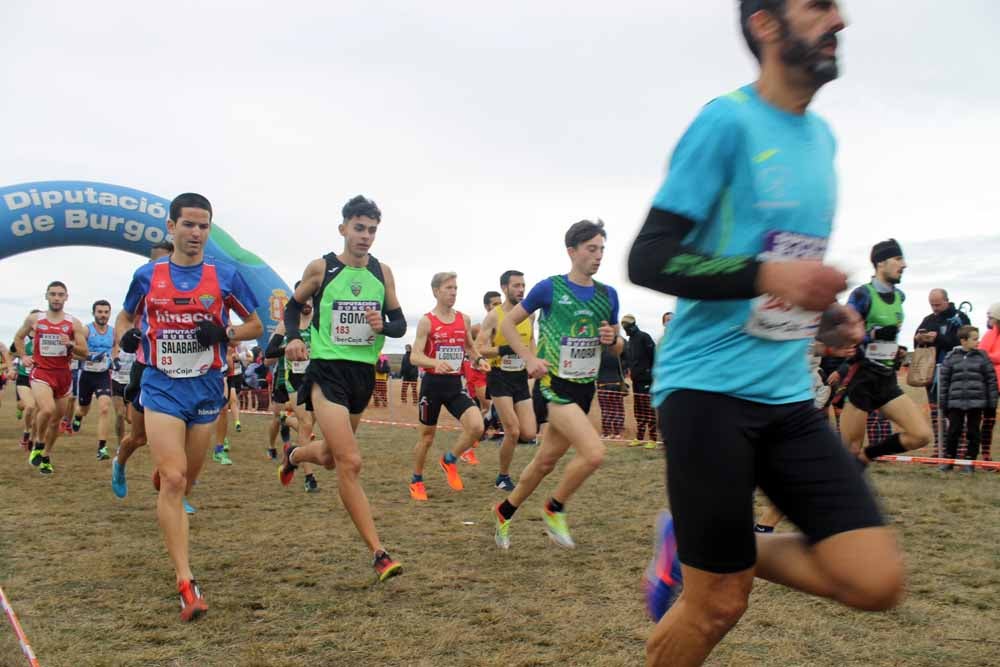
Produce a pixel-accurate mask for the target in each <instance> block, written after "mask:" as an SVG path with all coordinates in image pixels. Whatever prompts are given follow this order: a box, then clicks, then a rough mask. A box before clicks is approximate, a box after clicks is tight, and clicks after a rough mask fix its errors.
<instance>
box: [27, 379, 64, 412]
mask: <svg viewBox="0 0 1000 667" xmlns="http://www.w3.org/2000/svg"><path fill="white" fill-rule="evenodd" d="M31 395H32V396H33V397H34V399H35V405H37V406H38V409H39V410H43V411H44V410H52V409H54V408H55V405H56V398H55V395H54V394H53V393H52V387H50V386H49V385H48V384H46V383H44V382H39V381H37V380H33V381H32V382H31ZM64 409H65V405H64V407H63V410H64ZM60 414H62V412H60Z"/></svg>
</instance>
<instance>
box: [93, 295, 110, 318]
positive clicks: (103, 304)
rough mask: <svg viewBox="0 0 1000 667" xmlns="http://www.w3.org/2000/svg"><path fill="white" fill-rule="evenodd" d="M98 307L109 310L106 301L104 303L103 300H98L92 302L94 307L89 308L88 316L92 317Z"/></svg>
mask: <svg viewBox="0 0 1000 667" xmlns="http://www.w3.org/2000/svg"><path fill="white" fill-rule="evenodd" d="M98 306H107V307H108V308H111V304H110V303H109V302H108V301H106V300H104V299H98V300H97V301H95V302H94V305H93V306H91V307H90V314H91V315H93V314H94V313H96V312H97V307H98Z"/></svg>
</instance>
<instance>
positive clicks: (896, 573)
mask: <svg viewBox="0 0 1000 667" xmlns="http://www.w3.org/2000/svg"><path fill="white" fill-rule="evenodd" d="M842 590H843V591H844V596H843V599H841V600H840V601H841V602H842V603H843V604H845V605H847V606H849V607H854V608H855V609H860V610H862V611H886V610H889V609H893V608H895V607H897V606H899V604H900V602H902V601H903V596H904V594H905V591H906V574H905V571H904V568H903V563H902V560H901V559H899V558H896V559H890V560H887V561H885V562H883V563H881V564H879V565H878V566H876V567H873V568H871V569H870V570H868V571H867V572H864V573H862V574H861V575H860V578H859V579H855V580H854V581H852V582H850V583H849V584H847V585H845V586H843V587H842Z"/></svg>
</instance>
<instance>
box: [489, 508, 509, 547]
mask: <svg viewBox="0 0 1000 667" xmlns="http://www.w3.org/2000/svg"><path fill="white" fill-rule="evenodd" d="M493 521H494V523H495V524H496V530H495V531H494V532H493V539H494V541H495V542H496V543H497V546H498V547H500V548H501V549H510V519H505V518H503V515H502V514H500V505H494V507H493Z"/></svg>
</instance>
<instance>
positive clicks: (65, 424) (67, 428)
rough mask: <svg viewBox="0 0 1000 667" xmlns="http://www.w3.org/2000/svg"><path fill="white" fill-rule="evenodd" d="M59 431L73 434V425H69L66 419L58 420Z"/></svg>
mask: <svg viewBox="0 0 1000 667" xmlns="http://www.w3.org/2000/svg"><path fill="white" fill-rule="evenodd" d="M59 432H60V433H62V434H64V435H73V427H72V426H70V425H69V420H68V419H63V420H62V421H60V422H59Z"/></svg>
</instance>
